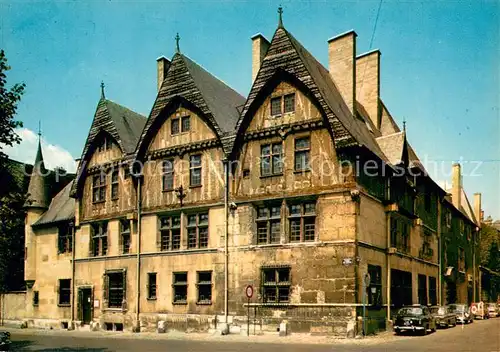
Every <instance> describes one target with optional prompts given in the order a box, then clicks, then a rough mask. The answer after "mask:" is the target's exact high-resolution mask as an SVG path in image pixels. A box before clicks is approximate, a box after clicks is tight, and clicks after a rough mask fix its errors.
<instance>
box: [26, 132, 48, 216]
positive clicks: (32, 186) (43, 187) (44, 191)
mask: <svg viewBox="0 0 500 352" xmlns="http://www.w3.org/2000/svg"><path fill="white" fill-rule="evenodd" d="M46 175H47V170H46V169H45V165H44V162H43V154H42V144H41V141H40V139H39V140H38V149H37V152H36V157H35V163H34V164H33V169H32V171H31V176H30V182H29V186H28V197H27V199H26V204H25V206H26V207H30V208H47V207H48V205H49V202H50V198H49V187H48V186H49V185H48V184H47V182H46V177H45V176H46Z"/></svg>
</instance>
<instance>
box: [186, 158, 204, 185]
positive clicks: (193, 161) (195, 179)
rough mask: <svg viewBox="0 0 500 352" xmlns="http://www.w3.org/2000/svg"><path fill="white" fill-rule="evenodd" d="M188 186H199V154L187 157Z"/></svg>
mask: <svg viewBox="0 0 500 352" xmlns="http://www.w3.org/2000/svg"><path fill="white" fill-rule="evenodd" d="M189 184H190V186H191V187H193V186H201V154H196V155H191V156H190V157H189Z"/></svg>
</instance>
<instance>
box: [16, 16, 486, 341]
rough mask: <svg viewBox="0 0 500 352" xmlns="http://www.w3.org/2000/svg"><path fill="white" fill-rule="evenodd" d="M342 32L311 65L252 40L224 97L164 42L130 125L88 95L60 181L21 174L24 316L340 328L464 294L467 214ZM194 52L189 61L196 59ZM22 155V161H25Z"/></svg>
mask: <svg viewBox="0 0 500 352" xmlns="http://www.w3.org/2000/svg"><path fill="white" fill-rule="evenodd" d="M356 37H357V35H356V33H355V32H354V31H350V32H347V33H344V34H341V35H339V36H336V37H334V38H332V39H330V40H329V41H328V46H325V49H328V54H329V64H328V68H325V67H324V66H323V65H322V64H320V63H319V62H318V61H317V60H316V59H315V58H314V57H313V56H312V55H311V54H310V53H309V52H308V51H307V49H305V48H304V46H302V44H301V43H299V41H298V40H297V39H295V38H294V37H293V35H292V34H291V33H290V32H289V31H288V30H287V29H285V28H284V26H283V24H282V21H281V18H280V23H279V25H278V28H277V29H276V31H275V33H274V35H273V37H272V39H271V40H270V41H269V40H267V39H266V38H265V37H264V36H263V35H261V34H258V35H255V36H254V37H252V79H253V83H252V88H251V91H250V93H249V94H248V96H247V97H243V96H241V95H240V94H239V93H237V92H236V91H234V90H233V89H232V88H231V87H229V86H228V85H226V84H225V83H224V82H222V81H220V80H219V79H217V78H216V77H215V76H213V75H212V74H211V73H209V72H207V71H206V70H205V69H204V68H202V67H201V66H200V65H198V64H197V63H195V62H194V61H193V60H192V59H190V58H189V57H187V56H186V55H184V54H183V53H181V52H180V50H178V48H177V52H176V53H175V55H174V56H173V58H172V59H171V60H169V59H167V58H164V57H161V58H159V59H158V60H157V69H158V93H157V96H156V99H155V103H154V105H153V107H152V109H151V113H150V114H149V116H148V117H147V118H146V117H144V116H141V115H140V114H137V113H135V112H133V111H131V110H129V109H127V108H125V107H123V106H121V105H119V104H117V103H114V102H112V101H110V100H108V99H106V97H105V96H104V92H103V93H102V96H101V99H100V101H99V102H98V104H97V109H96V113H95V116H94V119H93V122H92V125H91V128H90V131H89V134H88V137H87V140H86V142H85V145H84V148H83V152H82V156H81V159H80V162H79V167H78V170H77V175H76V177H75V178H74V180H73V181H72V182H71V183H70V184H68V185H67V186H66V187H65V188H64V189H63V190H62V191H60V192H59V194H57V195H56V196H55V197H54V198H52V199H49V197H48V195H47V194H46V193H44V192H41V191H38V190H39V189H43V182H44V179H43V177H39V176H37V175H36V173H35V174H34V175H33V176H32V180H31V184H30V198H31V199H30V201H31V203H30V206H29V208H28V209H27V212H28V215H27V219H26V249H27V252H26V260H25V267H26V271H25V279H26V282H27V284H28V292H27V297H28V301H29V302H28V304H27V315H28V317H29V318H28V325H32V326H56V327H74V326H76V327H82V326H85V325H89V324H92V326H98V327H99V328H102V329H109V330H122V329H133V330H135V331H139V330H141V331H144V330H154V329H156V326H157V323H158V322H159V321H166V325H167V327H168V328H173V329H182V330H192V329H196V330H205V329H208V328H210V327H212V328H217V327H222V328H226V326H227V325H226V324H231V325H232V326H244V325H245V324H246V314H247V308H248V307H247V297H246V295H245V290H246V287H247V286H248V285H251V286H252V287H253V288H254V292H255V294H254V296H253V297H252V298H251V299H250V306H251V310H250V311H251V314H252V322H254V323H256V324H257V326H258V329H259V330H270V331H276V328H277V327H278V326H279V323H280V322H281V321H283V320H287V321H288V323H289V325H290V327H291V329H292V331H303V332H304V331H305V332H312V333H327V334H337V335H346V334H354V333H355V331H356V329H359V327H358V326H357V322H358V319H357V317H358V316H360V315H361V311H362V309H361V308H362V305H363V303H364V302H366V304H367V305H368V307H369V309H368V317H367V320H368V324H367V326H368V330H369V331H373V330H376V329H382V328H385V326H386V323H387V322H388V321H390V320H391V317H392V314H393V313H394V309H396V308H398V307H400V306H401V305H403V304H412V303H422V304H437V303H443V304H444V303H449V302H470V301H473V300H475V299H476V296H477V295H478V286H479V285H478V275H477V270H476V268H477V264H476V261H477V258H476V257H475V256H476V255H477V251H476V248H477V247H476V243H477V236H478V229H479V226H480V220H479V216H478V215H477V211H479V212H480V209H481V205H480V197H476V198H475V200H477V202H476V203H475V207H474V209H472V208H471V206H470V204H469V203H468V201H467V198H466V196H465V192H464V191H463V189H462V187H461V176H460V167H459V166H454V176H453V180H452V181H453V188H452V190H451V192H450V193H448V191H445V190H443V189H441V188H440V187H439V186H438V185H437V184H436V183H435V182H434V181H433V180H432V179H431V178H430V177H429V176H428V175H427V173H426V172H425V169H424V167H423V165H422V163H421V162H420V160H419V158H418V157H417V155H416V153H415V151H414V150H413V148H412V147H411V145H410V144H409V142H408V140H407V137H406V131H405V129H404V128H403V130H401V129H400V127H399V126H398V125H397V123H396V122H395V120H394V119H393V117H392V116H391V114H390V112H389V109H388V108H387V107H386V105H385V104H384V102H383V100H382V98H381V96H380V74H381V68H380V67H381V54H380V51H378V50H374V51H371V52H368V53H365V54H361V55H358V54H357V52H356ZM202 60H203V58H200V61H202ZM40 157H41V153H40V156H37V163H39V164H40V163H42V162H43V160H39V159H40Z"/></svg>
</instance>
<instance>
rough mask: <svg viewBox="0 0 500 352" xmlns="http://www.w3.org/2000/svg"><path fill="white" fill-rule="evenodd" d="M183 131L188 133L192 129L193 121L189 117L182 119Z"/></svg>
mask: <svg viewBox="0 0 500 352" xmlns="http://www.w3.org/2000/svg"><path fill="white" fill-rule="evenodd" d="M181 124H182V126H181V131H182V132H188V131H189V130H190V129H191V119H190V117H189V116H184V117H182V119H181Z"/></svg>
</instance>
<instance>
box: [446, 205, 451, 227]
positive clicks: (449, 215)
mask: <svg viewBox="0 0 500 352" xmlns="http://www.w3.org/2000/svg"><path fill="white" fill-rule="evenodd" d="M445 223H446V227H447V228H450V227H451V212H450V210H449V209H446V210H445Z"/></svg>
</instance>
